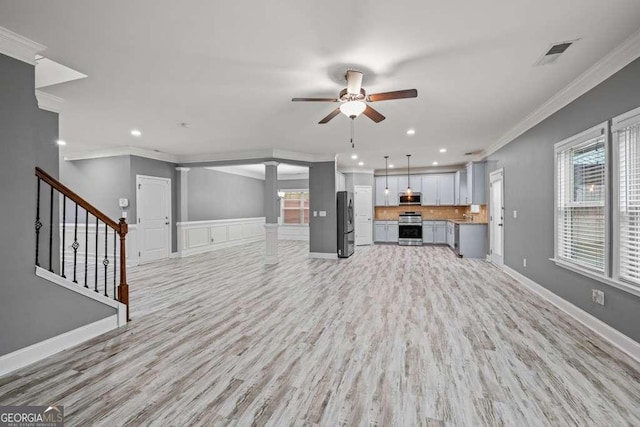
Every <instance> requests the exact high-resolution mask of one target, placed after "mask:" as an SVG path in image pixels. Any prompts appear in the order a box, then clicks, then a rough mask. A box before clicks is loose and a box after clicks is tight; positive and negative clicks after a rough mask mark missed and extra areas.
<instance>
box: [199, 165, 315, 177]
mask: <svg viewBox="0 0 640 427" xmlns="http://www.w3.org/2000/svg"><path fill="white" fill-rule="evenodd" d="M206 169H211V170H215V171H218V172H225V173H231V174H234V175H241V176H248V177H250V178H256V179H262V180H264V179H265V166H264V165H263V164H262V163H260V164H253V165H234V166H212V167H207V168H206ZM278 179H285V180H288V179H309V168H308V167H306V166H296V165H289V164H286V163H280V164H279V165H278Z"/></svg>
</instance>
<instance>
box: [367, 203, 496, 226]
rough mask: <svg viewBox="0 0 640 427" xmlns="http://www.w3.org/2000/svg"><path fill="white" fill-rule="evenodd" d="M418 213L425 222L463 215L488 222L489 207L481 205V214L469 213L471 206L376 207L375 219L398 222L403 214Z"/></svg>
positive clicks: (476, 220) (475, 220)
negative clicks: (399, 216) (408, 212)
mask: <svg viewBox="0 0 640 427" xmlns="http://www.w3.org/2000/svg"><path fill="white" fill-rule="evenodd" d="M407 211H416V212H420V213H421V214H422V219H423V220H431V219H463V216H462V215H463V214H467V215H473V221H474V222H487V218H488V217H487V205H480V213H477V214H471V213H469V211H470V207H469V206H376V207H375V219H377V220H397V219H398V215H400V214H401V213H402V212H407Z"/></svg>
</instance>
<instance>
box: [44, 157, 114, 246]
mask: <svg viewBox="0 0 640 427" xmlns="http://www.w3.org/2000/svg"><path fill="white" fill-rule="evenodd" d="M36 176H37V177H38V178H40V179H41V180H43V181H44V182H46V183H47V184H49V185H50V186H52V187H53V188H55V189H56V190H58V191H59V192H60V193H62V194H63V195H65V196H67V198H68V199H71V200H72V201H74V202H75V203H77V204H78V206H80V207H81V208H83V209H84V210H86V211H87V212H89V213H90V214H91V215H93V216H95V217H96V218H98V219H99V220H100V221H102V222H104V223H105V224H107V225H108V226H109V227H111V228H112V229H114V230H115V231H116V232H118V234H120V231H121V230H120V224H119V223H117V222H116V221H114V220H112V219H111V218H109V217H108V216H107V215H105V214H104V213H102V212H100V211H99V210H98V209H96V208H95V207H93V206H92V205H91V204H89V202H87V201H86V200H85V199H83V198H82V197H80V196H78V195H77V194H76V193H74V192H73V191H72V190H70V189H69V187H67V186H66V185H64V184H62V183H61V182H60V181H58V180H57V179H55V178H54V177H52V176H51V175H49V174H48V173H46V172H45V171H43V170H42V169H40V168H39V167H36Z"/></svg>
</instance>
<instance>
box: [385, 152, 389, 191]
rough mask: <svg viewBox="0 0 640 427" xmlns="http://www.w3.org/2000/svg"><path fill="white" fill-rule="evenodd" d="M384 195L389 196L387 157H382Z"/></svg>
mask: <svg viewBox="0 0 640 427" xmlns="http://www.w3.org/2000/svg"><path fill="white" fill-rule="evenodd" d="M384 184H385V187H384V194H387V195H388V194H389V156H384Z"/></svg>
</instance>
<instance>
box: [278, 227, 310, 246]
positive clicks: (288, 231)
mask: <svg viewBox="0 0 640 427" xmlns="http://www.w3.org/2000/svg"><path fill="white" fill-rule="evenodd" d="M278 240H304V241H307V242H308V241H309V226H308V225H280V226H279V227H278Z"/></svg>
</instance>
